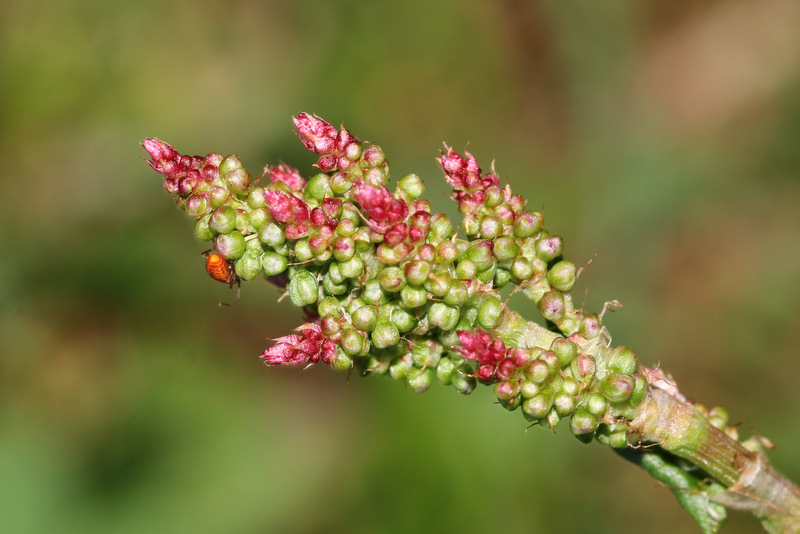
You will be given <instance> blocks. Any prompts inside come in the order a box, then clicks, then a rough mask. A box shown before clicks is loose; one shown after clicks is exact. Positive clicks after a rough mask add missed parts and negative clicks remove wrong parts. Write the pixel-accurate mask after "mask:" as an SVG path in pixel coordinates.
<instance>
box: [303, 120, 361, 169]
mask: <svg viewBox="0 0 800 534" xmlns="http://www.w3.org/2000/svg"><path fill="white" fill-rule="evenodd" d="M294 125H295V127H296V128H297V135H298V137H299V138H300V140H301V141H302V142H303V144H304V145H305V146H306V148H308V149H309V150H311V151H312V152H316V153H317V154H321V157H320V158H319V160H318V161H317V166H318V167H319V168H320V170H322V172H332V171H336V170H339V171H346V170H348V169H349V168H350V167H351V166H352V165H353V164H354V163H355V162H356V161H358V159H359V158H360V157H361V141H360V140H359V139H358V138H357V137H355V136H354V135H352V134H351V133H350V132H348V131H347V130H346V129H345V128H344V127H342V128H341V129H340V130H337V129H336V127H334V126H333V125H331V124H330V123H329V122H327V121H325V120H323V119H321V118H319V117H317V116H316V115H310V114H308V113H305V112H303V113H300V114H299V115H298V116H297V117H296V118H295V119H294Z"/></svg>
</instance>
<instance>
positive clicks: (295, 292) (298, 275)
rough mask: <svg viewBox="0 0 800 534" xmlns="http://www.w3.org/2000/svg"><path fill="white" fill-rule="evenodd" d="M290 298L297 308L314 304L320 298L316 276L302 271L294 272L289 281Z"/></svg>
mask: <svg viewBox="0 0 800 534" xmlns="http://www.w3.org/2000/svg"><path fill="white" fill-rule="evenodd" d="M288 289H289V298H290V299H291V300H292V304H294V305H295V306H297V307H302V306H308V305H309V304H314V303H315V302H317V299H318V298H319V286H318V285H317V277H316V275H314V274H312V273H310V272H309V271H307V270H305V269H302V270H297V271H295V272H294V275H293V276H292V279H291V280H289V288H288Z"/></svg>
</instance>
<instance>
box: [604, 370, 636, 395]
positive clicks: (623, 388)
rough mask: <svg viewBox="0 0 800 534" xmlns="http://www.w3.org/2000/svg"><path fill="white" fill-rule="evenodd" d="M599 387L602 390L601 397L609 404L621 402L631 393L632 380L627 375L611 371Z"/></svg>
mask: <svg viewBox="0 0 800 534" xmlns="http://www.w3.org/2000/svg"><path fill="white" fill-rule="evenodd" d="M600 385H601V386H602V388H603V395H605V397H606V398H607V399H608V400H609V402H622V401H624V400H627V399H628V398H629V397H630V396H631V393H633V386H634V379H633V378H632V377H630V376H629V375H624V374H622V373H617V372H613V371H612V372H611V373H609V374H608V375H607V376H605V377H604V378H603V379H602V380H601V381H600Z"/></svg>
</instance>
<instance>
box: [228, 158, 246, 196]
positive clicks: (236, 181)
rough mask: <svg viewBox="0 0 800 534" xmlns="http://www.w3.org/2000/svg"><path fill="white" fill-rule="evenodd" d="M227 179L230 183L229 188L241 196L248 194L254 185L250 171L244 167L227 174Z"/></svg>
mask: <svg viewBox="0 0 800 534" xmlns="http://www.w3.org/2000/svg"><path fill="white" fill-rule="evenodd" d="M223 163H224V161H223ZM225 181H226V182H227V184H228V189H230V190H231V191H232V192H233V193H234V194H235V195H237V196H240V197H243V196H245V195H247V193H249V192H250V187H251V186H252V185H253V180H252V178H251V177H250V173H249V172H247V171H246V170H244V169H242V168H239V169H234V170H232V171H231V172H229V173H228V174H226V175H225Z"/></svg>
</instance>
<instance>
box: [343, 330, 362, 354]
mask: <svg viewBox="0 0 800 534" xmlns="http://www.w3.org/2000/svg"><path fill="white" fill-rule="evenodd" d="M366 343H367V340H366V338H364V335H363V334H361V332H359V331H358V330H356V329H354V328H345V329H344V330H342V336H341V338H340V339H339V345H340V346H341V347H342V350H343V351H344V353H345V354H347V355H348V356H358V355H360V354H362V353H363V352H364V351H365V350H366V348H367V347H366Z"/></svg>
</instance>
